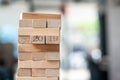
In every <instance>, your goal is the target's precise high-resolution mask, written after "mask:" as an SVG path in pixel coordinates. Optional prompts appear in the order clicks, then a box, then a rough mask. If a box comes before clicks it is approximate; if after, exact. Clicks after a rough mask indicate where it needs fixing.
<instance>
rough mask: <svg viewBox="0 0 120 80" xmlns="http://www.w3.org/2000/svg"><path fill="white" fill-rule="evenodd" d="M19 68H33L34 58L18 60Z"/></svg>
mask: <svg viewBox="0 0 120 80" xmlns="http://www.w3.org/2000/svg"><path fill="white" fill-rule="evenodd" d="M18 68H32V60H28V61H18Z"/></svg>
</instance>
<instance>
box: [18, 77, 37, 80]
mask: <svg viewBox="0 0 120 80" xmlns="http://www.w3.org/2000/svg"><path fill="white" fill-rule="evenodd" d="M16 80H35V79H33V77H19V76H17V77H16Z"/></svg>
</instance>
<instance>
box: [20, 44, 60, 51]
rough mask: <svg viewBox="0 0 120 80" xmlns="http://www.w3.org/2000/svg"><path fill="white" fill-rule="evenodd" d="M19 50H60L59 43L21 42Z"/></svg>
mask: <svg viewBox="0 0 120 80" xmlns="http://www.w3.org/2000/svg"><path fill="white" fill-rule="evenodd" d="M18 48H19V52H48V51H49V52H59V45H58V44H55V45H52V44H49V45H44V44H43V45H37V44H34V45H32V44H19V45H18Z"/></svg>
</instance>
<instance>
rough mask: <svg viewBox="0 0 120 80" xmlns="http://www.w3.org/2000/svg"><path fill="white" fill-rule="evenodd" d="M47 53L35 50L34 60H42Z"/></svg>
mask: <svg viewBox="0 0 120 80" xmlns="http://www.w3.org/2000/svg"><path fill="white" fill-rule="evenodd" d="M45 57H46V56H45V53H44V52H34V53H32V60H34V61H40V60H45Z"/></svg>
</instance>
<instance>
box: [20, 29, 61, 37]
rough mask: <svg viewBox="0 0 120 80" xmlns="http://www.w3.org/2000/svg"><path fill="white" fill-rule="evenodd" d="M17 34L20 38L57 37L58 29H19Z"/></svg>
mask: <svg viewBox="0 0 120 80" xmlns="http://www.w3.org/2000/svg"><path fill="white" fill-rule="evenodd" d="M18 33H19V35H20V36H27V35H34V36H36V35H39V36H40V35H42V36H59V34H60V28H19V29H18Z"/></svg>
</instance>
